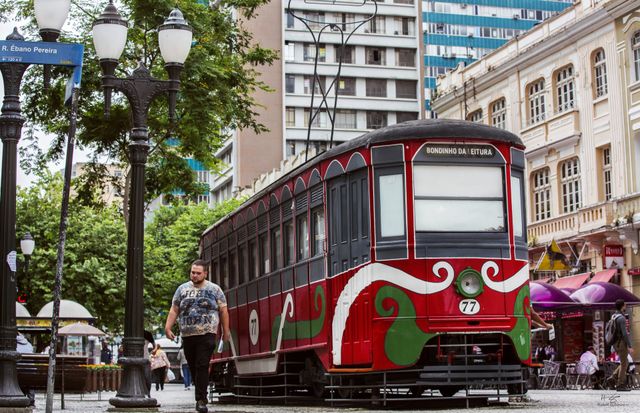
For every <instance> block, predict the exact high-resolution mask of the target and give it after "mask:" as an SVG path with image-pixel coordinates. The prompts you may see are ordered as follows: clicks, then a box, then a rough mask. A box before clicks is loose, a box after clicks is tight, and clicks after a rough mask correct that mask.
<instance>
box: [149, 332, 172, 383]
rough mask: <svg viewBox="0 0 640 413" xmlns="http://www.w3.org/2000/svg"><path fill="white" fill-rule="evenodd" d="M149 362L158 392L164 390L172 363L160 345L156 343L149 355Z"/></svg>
mask: <svg viewBox="0 0 640 413" xmlns="http://www.w3.org/2000/svg"><path fill="white" fill-rule="evenodd" d="M149 361H150V362H151V377H152V378H153V382H154V383H155V384H156V391H158V390H164V381H165V379H166V378H167V369H168V368H169V366H171V362H169V358H168V357H167V354H166V353H165V352H164V351H163V350H162V348H161V347H160V344H158V343H156V346H155V347H154V348H153V351H151V354H150V355H149Z"/></svg>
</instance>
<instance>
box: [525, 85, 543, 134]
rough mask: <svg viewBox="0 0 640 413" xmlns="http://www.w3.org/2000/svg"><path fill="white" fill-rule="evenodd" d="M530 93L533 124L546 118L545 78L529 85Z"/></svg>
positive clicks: (530, 116)
mask: <svg viewBox="0 0 640 413" xmlns="http://www.w3.org/2000/svg"><path fill="white" fill-rule="evenodd" d="M527 89H528V95H529V124H530V125H533V124H535V123H538V122H542V121H543V120H544V119H545V108H544V95H545V94H544V79H540V80H538V81H536V82H533V83H532V84H530V85H529V86H527Z"/></svg>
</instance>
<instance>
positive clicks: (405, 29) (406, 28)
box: [394, 17, 415, 36]
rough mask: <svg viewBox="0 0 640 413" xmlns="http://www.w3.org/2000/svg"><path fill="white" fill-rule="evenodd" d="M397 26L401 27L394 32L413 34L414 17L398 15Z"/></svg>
mask: <svg viewBox="0 0 640 413" xmlns="http://www.w3.org/2000/svg"><path fill="white" fill-rule="evenodd" d="M396 27H397V28H398V29H399V30H397V31H396V32H395V33H394V34H396V35H398V34H401V35H403V36H413V35H414V30H415V21H414V19H413V17H396Z"/></svg>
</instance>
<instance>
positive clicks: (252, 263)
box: [247, 239, 260, 281]
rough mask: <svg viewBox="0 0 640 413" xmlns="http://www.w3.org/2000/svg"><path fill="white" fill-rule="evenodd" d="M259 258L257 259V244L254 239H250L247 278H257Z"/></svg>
mask: <svg viewBox="0 0 640 413" xmlns="http://www.w3.org/2000/svg"><path fill="white" fill-rule="evenodd" d="M259 263H260V260H259V259H258V245H257V244H256V240H255V239H252V240H251V241H249V279H248V280H247V281H250V280H254V279H256V278H258V274H259V273H260V271H259V266H260V264H259Z"/></svg>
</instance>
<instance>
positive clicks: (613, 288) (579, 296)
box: [571, 282, 640, 309]
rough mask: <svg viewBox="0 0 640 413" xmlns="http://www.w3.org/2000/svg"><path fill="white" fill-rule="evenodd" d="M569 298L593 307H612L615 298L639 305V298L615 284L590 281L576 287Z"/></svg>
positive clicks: (628, 303)
mask: <svg viewBox="0 0 640 413" xmlns="http://www.w3.org/2000/svg"><path fill="white" fill-rule="evenodd" d="M571 298H573V299H574V300H575V301H577V302H579V303H582V304H586V305H589V306H590V307H595V308H603V309H606V308H610V309H613V308H614V307H615V304H616V300H617V299H619V298H622V299H623V300H624V302H625V303H627V305H640V298H638V297H636V296H635V295H633V294H632V293H631V292H629V291H628V290H625V289H624V288H622V287H620V286H619V285H617V284H612V283H608V282H592V283H589V284H586V285H584V286H582V287H581V288H579V289H577V290H576V291H575V292H574V293H573V294H571Z"/></svg>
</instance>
